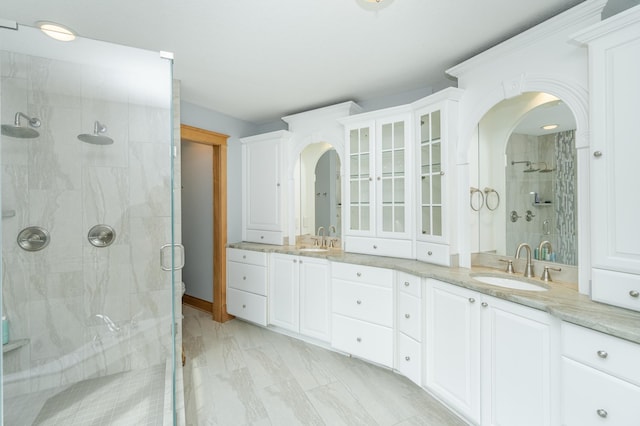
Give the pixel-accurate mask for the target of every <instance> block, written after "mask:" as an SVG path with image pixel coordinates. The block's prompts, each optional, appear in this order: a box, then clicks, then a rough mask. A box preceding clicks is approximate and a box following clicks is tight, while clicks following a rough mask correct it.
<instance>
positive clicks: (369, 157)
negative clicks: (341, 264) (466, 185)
mask: <svg viewBox="0 0 640 426" xmlns="http://www.w3.org/2000/svg"><path fill="white" fill-rule="evenodd" d="M404 111H405V112H404V113H400V111H399V110H398V109H397V108H394V109H391V111H388V110H382V111H375V112H373V113H365V114H360V115H358V116H351V117H348V118H346V119H344V124H345V129H346V137H347V139H348V140H347V144H346V146H347V152H346V157H347V158H348V159H349V161H348V163H347V167H346V169H347V170H346V173H347V176H348V177H349V181H348V185H345V189H346V192H345V197H344V198H345V203H347V206H348V208H349V214H348V217H347V218H346V219H347V220H346V221H345V222H346V223H345V225H346V227H345V233H346V234H347V235H351V236H357V237H376V238H378V237H381V238H393V239H405V238H406V239H410V238H411V233H412V230H413V225H412V222H411V218H412V215H413V209H412V208H411V207H410V206H411V205H412V204H411V200H410V198H411V194H412V192H413V186H411V185H413V184H412V182H411V180H410V176H409V174H411V171H412V165H413V163H412V161H413V160H412V159H413V157H412V154H411V153H410V149H409V148H410V147H411V143H410V140H411V135H412V134H413V132H412V121H411V117H412V116H411V114H410V112H409V109H408V108H405V109H404ZM346 241H347V243H348V242H349V241H350V240H349V239H347V240H346ZM351 242H352V244H351V246H350V247H348V248H353V247H355V246H357V245H358V244H363V246H366V245H367V244H370V245H371V248H372V250H373V252H374V253H380V252H381V251H383V250H384V249H385V244H384V242H381V241H373V240H367V241H366V242H365V241H364V240H358V241H357V242H355V241H354V240H351ZM374 246H375V248H374ZM408 247H409V248H408V249H406V251H407V252H408V253H409V254H410V253H411V248H410V245H409V246H408ZM393 250H395V249H394V248H391V247H390V246H389V253H393ZM387 254H388V253H387Z"/></svg>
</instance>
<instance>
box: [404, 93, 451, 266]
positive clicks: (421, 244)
mask: <svg viewBox="0 0 640 426" xmlns="http://www.w3.org/2000/svg"><path fill="white" fill-rule="evenodd" d="M462 92H463V91H462V90H460V89H456V88H449V89H445V90H443V91H441V92H439V93H438V94H436V95H432V96H428V97H426V98H424V99H421V100H420V101H417V102H415V103H414V104H413V105H412V106H413V108H415V112H414V117H415V118H414V120H415V128H416V138H417V140H418V141H419V145H418V151H417V153H416V160H417V161H416V164H417V170H418V176H419V181H418V188H417V194H416V195H417V202H416V206H417V209H416V215H417V216H416V218H417V220H416V226H417V233H416V235H417V243H416V258H417V259H418V260H422V261H425V262H430V263H436V264H440V265H445V266H450V265H451V263H452V262H451V254H452V253H453V252H455V251H456V250H455V247H452V246H451V244H452V242H454V241H455V240H456V235H455V233H454V230H455V227H454V226H452V225H453V221H452V220H451V219H452V218H453V217H454V214H455V212H456V209H455V201H456V197H455V194H454V191H453V189H454V188H455V187H456V185H455V175H456V173H455V167H456V166H455V161H454V155H455V153H456V146H457V139H458V131H457V125H458V100H459V99H460V98H461V97H462ZM452 249H453V250H452Z"/></svg>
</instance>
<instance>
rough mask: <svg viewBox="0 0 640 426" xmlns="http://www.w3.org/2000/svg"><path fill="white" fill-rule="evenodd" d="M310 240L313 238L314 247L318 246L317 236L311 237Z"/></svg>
mask: <svg viewBox="0 0 640 426" xmlns="http://www.w3.org/2000/svg"><path fill="white" fill-rule="evenodd" d="M311 240H313V245H314V246H315V247H318V245H319V244H318V240H319V238H318V237H311Z"/></svg>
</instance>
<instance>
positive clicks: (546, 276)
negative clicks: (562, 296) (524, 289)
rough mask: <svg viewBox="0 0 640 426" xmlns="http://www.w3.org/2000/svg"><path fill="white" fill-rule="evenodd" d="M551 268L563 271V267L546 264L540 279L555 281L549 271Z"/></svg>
mask: <svg viewBox="0 0 640 426" xmlns="http://www.w3.org/2000/svg"><path fill="white" fill-rule="evenodd" d="M549 269H551V270H552V271H557V272H560V271H562V268H552V267H551V266H546V265H545V267H544V271H543V272H542V276H541V277H540V279H541V280H542V281H553V280H552V279H551V274H550V273H549Z"/></svg>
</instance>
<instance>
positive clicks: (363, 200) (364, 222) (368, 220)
mask: <svg viewBox="0 0 640 426" xmlns="http://www.w3.org/2000/svg"><path fill="white" fill-rule="evenodd" d="M374 132H375V124H374V123H373V122H366V123H361V124H359V125H356V126H352V127H351V128H349V129H347V141H348V145H347V155H346V157H347V162H346V164H345V171H346V174H347V182H348V183H347V185H346V188H345V189H346V190H345V201H346V203H345V205H346V206H347V209H348V210H347V211H346V212H345V213H346V221H345V224H346V231H347V232H348V233H349V234H353V235H375V228H374V226H375V225H374V223H375V222H374V221H373V220H374V217H375V216H374V211H373V209H374V202H375V200H374V194H375V193H374V186H373V175H374V173H375V172H374V170H373V168H374V166H375V163H374V158H375V157H374Z"/></svg>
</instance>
